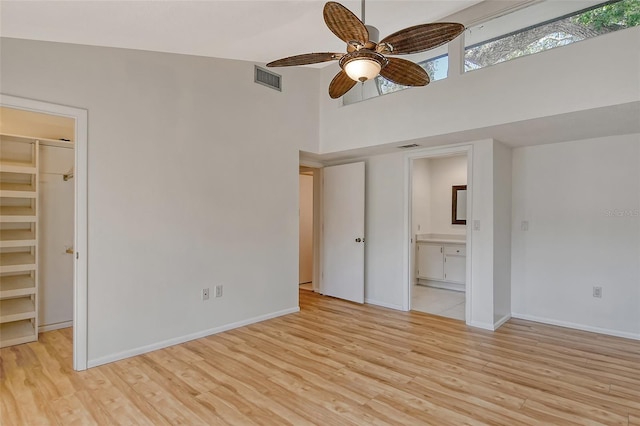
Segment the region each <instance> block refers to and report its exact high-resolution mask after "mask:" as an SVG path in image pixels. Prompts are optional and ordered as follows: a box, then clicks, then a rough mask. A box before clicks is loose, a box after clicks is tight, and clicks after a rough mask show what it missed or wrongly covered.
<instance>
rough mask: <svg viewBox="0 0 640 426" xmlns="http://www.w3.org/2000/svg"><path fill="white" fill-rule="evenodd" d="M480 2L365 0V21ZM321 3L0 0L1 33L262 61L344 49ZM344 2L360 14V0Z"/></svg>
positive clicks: (404, 19)
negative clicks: (327, 20) (332, 30)
mask: <svg viewBox="0 0 640 426" xmlns="http://www.w3.org/2000/svg"><path fill="white" fill-rule="evenodd" d="M479 2H480V1H479V0H418V1H416V0H414V1H403V0H395V1H389V0H368V1H367V2H366V23H367V24H372V25H374V26H375V27H377V28H378V29H379V30H380V35H381V37H384V36H386V35H388V34H391V33H392V32H395V31H397V30H399V29H402V28H405V27H408V26H411V25H416V24H421V23H426V22H433V21H437V20H441V19H443V18H444V17H446V16H448V15H450V14H452V13H455V12H457V11H460V10H462V9H465V8H467V7H469V6H471V5H473V4H476V3H479ZM324 3H325V2H324V1H316V0H302V1H271V0H258V1H215V0H205V1H187V0H174V1H160V0H154V1H117V0H106V1H105V0H103V1H91V0H70V1H69V0H67V1H55V0H46V1H27V0H2V1H1V2H0V8H1V9H0V12H1V13H0V35H2V36H3V37H12V38H23V39H32V40H47V41H57V42H64V43H74V44H86V45H94V46H110V47H121V48H130V49H141V50H151V51H158V52H171V53H182V54H190V55H199V56H210V57H217V58H230V59H240V60H247V61H254V62H263V63H264V62H269V61H271V60H274V59H278V58H281V57H286V56H291V55H296V54H299V53H308V52H327V51H335V52H342V51H344V43H343V42H342V41H341V40H339V39H338V38H337V37H336V36H334V35H333V34H332V33H331V32H330V31H329V29H328V28H327V27H326V26H325V24H324V20H323V18H322V8H323V6H324ZM342 4H343V5H345V6H346V7H348V8H349V9H350V10H351V11H353V12H354V13H355V14H356V15H357V16H359V17H360V13H361V12H360V8H361V2H360V1H343V2H342Z"/></svg>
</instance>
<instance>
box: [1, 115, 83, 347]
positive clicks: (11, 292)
mask: <svg viewBox="0 0 640 426" xmlns="http://www.w3.org/2000/svg"><path fill="white" fill-rule="evenodd" d="M1 117H2V122H1V123H0V124H1V126H0V197H1V200H0V211H1V215H0V347H6V346H11V345H17V344H21V343H27V342H31V341H35V340H37V338H38V332H39V331H40V332H42V331H48V330H54V329H57V328H63V327H69V326H71V325H72V324H73V322H72V320H73V239H74V195H75V190H74V182H73V167H74V162H75V153H74V143H73V142H72V141H73V136H74V135H73V133H74V128H75V126H74V121H73V120H72V119H69V118H65V117H57V116H51V115H46V114H39V113H32V112H27V111H21V110H12V109H9V108H2V111H1ZM44 136H50V137H44Z"/></svg>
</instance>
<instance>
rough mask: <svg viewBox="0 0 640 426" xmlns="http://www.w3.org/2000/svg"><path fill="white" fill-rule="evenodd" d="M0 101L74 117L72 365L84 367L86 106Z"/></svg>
mask: <svg viewBox="0 0 640 426" xmlns="http://www.w3.org/2000/svg"><path fill="white" fill-rule="evenodd" d="M0 105H2V106H5V107H9V108H16V109H22V110H27V111H33V112H39V113H44V114H50V115H60V116H64V117H69V118H73V119H74V120H75V144H76V150H75V166H74V181H75V197H74V198H75V209H74V210H75V218H74V219H75V221H74V223H75V227H74V234H75V241H74V247H75V251H76V255H78V254H79V258H78V259H77V260H76V261H75V262H74V278H73V289H74V298H73V323H74V324H75V327H74V328H73V369H74V370H86V369H87V342H88V330H87V319H88V316H87V286H88V284H87V280H88V278H87V263H88V262H87V254H88V253H87V247H88V231H87V224H88V222H87V210H88V204H87V199H88V197H87V192H88V189H87V163H88V160H87V158H88V157H87V128H88V126H87V110H84V109H79V108H74V107H69V106H65V105H57V104H52V103H48V102H42V101H36V100H33V99H25V98H19V97H16V96H11V95H4V94H0Z"/></svg>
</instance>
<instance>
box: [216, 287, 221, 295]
mask: <svg viewBox="0 0 640 426" xmlns="http://www.w3.org/2000/svg"><path fill="white" fill-rule="evenodd" d="M216 297H222V286H221V285H217V286H216Z"/></svg>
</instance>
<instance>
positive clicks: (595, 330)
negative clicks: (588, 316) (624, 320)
mask: <svg viewBox="0 0 640 426" xmlns="http://www.w3.org/2000/svg"><path fill="white" fill-rule="evenodd" d="M511 318H517V319H522V320H527V321H534V322H539V323H542V324H549V325H557V326H558V327H566V328H573V329H576V330H582V331H590V332H592V333H599V334H606V335H608V336H615V337H624V338H626V339H633V340H640V333H629V332H626V331H618V330H611V329H608V328H601V327H592V326H590V325H583V324H576V323H572V322H567V321H558V320H554V319H551V318H543V317H538V316H535V315H527V314H518V313H511Z"/></svg>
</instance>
